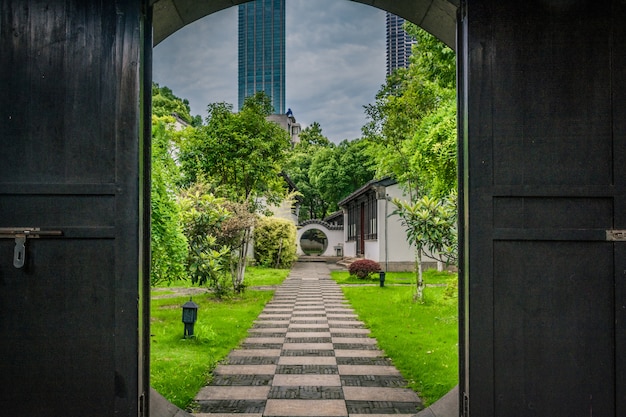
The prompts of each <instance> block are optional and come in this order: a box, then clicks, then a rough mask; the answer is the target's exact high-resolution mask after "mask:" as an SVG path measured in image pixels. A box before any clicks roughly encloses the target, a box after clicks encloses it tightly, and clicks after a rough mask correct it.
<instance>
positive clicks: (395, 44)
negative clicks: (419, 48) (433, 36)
mask: <svg viewBox="0 0 626 417" xmlns="http://www.w3.org/2000/svg"><path fill="white" fill-rule="evenodd" d="M403 26H404V19H403V18H401V17H399V16H396V15H395V14H393V13H389V12H387V75H390V74H391V73H392V72H393V71H394V70H395V69H396V68H406V67H408V66H409V56H411V47H412V46H413V44H414V43H415V40H414V39H413V38H412V37H410V36H409V35H408V34H407V33H406V32H405V31H404V28H403Z"/></svg>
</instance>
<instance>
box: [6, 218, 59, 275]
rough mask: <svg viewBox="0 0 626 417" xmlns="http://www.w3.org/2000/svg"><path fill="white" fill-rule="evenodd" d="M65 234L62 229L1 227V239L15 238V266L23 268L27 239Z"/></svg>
mask: <svg viewBox="0 0 626 417" xmlns="http://www.w3.org/2000/svg"><path fill="white" fill-rule="evenodd" d="M52 236H63V232H61V231H60V230H41V229H40V228H39V227H0V239H15V248H14V249H13V266H14V267H16V268H23V267H24V262H25V261H26V239H38V238H40V237H52Z"/></svg>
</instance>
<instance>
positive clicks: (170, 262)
mask: <svg viewBox="0 0 626 417" xmlns="http://www.w3.org/2000/svg"><path fill="white" fill-rule="evenodd" d="M171 144H172V132H170V131H169V130H168V129H167V126H166V123H165V122H164V121H162V120H161V121H159V120H157V119H155V123H154V124H153V125H152V182H151V202H150V207H151V234H150V241H151V252H152V254H151V271H150V281H151V283H152V285H155V284H157V283H159V282H162V281H167V282H171V281H175V280H176V279H179V278H183V277H184V276H185V270H184V265H185V259H186V257H187V241H186V239H185V236H184V234H183V229H182V225H181V222H180V210H179V206H178V204H176V196H175V185H174V184H175V181H176V177H177V174H178V173H177V167H176V164H175V163H174V160H173V159H172V156H171Z"/></svg>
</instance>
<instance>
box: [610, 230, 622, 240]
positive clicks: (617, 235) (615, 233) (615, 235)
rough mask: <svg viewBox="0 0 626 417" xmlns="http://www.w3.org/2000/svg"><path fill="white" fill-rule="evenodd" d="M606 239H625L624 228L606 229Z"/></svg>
mask: <svg viewBox="0 0 626 417" xmlns="http://www.w3.org/2000/svg"><path fill="white" fill-rule="evenodd" d="M606 240H608V241H611V242H623V241H625V240H626V230H607V231H606Z"/></svg>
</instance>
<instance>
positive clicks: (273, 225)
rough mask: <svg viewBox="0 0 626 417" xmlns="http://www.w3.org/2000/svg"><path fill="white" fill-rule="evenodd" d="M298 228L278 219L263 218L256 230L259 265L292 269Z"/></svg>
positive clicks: (255, 241)
mask: <svg viewBox="0 0 626 417" xmlns="http://www.w3.org/2000/svg"><path fill="white" fill-rule="evenodd" d="M296 236H297V231H296V226H295V225H294V224H293V222H291V221H289V220H286V219H281V218H277V217H262V218H261V219H260V220H259V222H258V223H257V226H256V227H255V228H254V259H255V261H256V262H257V264H259V265H263V266H268V267H272V268H291V265H293V263H294V262H295V261H296V260H297V259H298V255H296Z"/></svg>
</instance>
